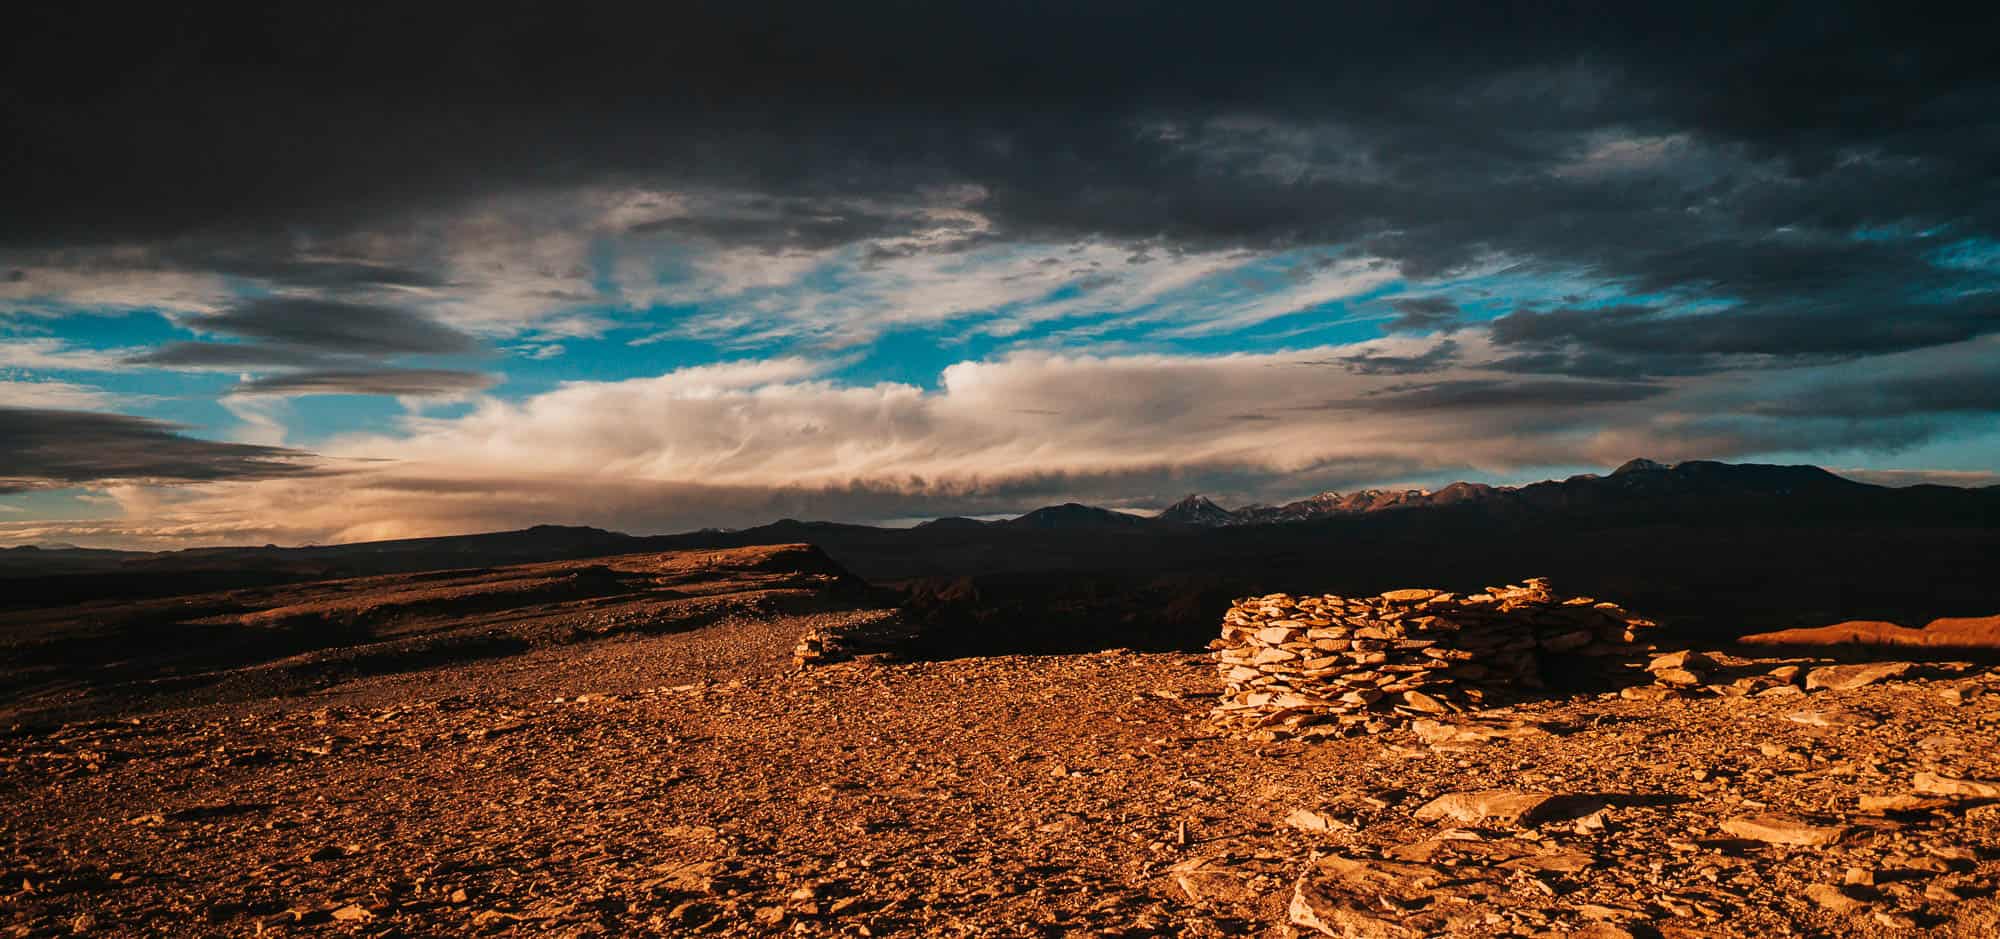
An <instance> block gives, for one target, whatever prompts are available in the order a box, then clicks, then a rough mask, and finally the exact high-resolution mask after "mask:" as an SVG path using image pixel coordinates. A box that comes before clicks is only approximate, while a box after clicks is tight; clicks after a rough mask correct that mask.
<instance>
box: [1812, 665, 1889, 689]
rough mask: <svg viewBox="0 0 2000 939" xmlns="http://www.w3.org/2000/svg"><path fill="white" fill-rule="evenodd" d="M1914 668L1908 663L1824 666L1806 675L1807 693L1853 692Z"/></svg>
mask: <svg viewBox="0 0 2000 939" xmlns="http://www.w3.org/2000/svg"><path fill="white" fill-rule="evenodd" d="M1915 667H1916V666H1915V665H1913V664H1911V663H1909V662H1870V663H1868V664H1866V665H1826V666H1821V667H1819V668H1816V669H1813V670H1812V671H1810V672H1807V673H1806V690H1807V691H1853V690H1854V689H1856V688H1863V687H1866V686H1868V685H1872V684H1874V683H1876V682H1878V681H1887V680H1889V679H1891V678H1899V677H1901V676H1903V675H1905V674H1907V673H1908V672H1909V671H1910V669H1912V668H1915Z"/></svg>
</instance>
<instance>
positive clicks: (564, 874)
mask: <svg viewBox="0 0 2000 939" xmlns="http://www.w3.org/2000/svg"><path fill="white" fill-rule="evenodd" d="M765 573H768V574H771V576H774V577H775V576H782V575H780V574H776V573H772V572H769V571H766V572H765ZM731 576H732V577H740V576H747V575H734V574H733V575H731ZM678 589H683V590H689V589H694V585H693V582H692V581H684V582H683V583H682V587H681V588H678ZM785 589H802V588H785ZM732 592H740V591H723V594H722V595H728V594H730V593H732ZM798 596H800V597H803V596H806V595H805V594H801V595H798ZM791 602H792V604H793V606H794V607H795V608H787V607H785V606H784V605H782V604H771V605H765V606H763V607H758V606H756V605H755V604H739V605H736V606H733V607H731V608H730V609H729V611H728V612H726V613H722V614H720V615H717V616H715V617H713V618H709V619H706V620H704V621H702V622H700V623H698V624H691V625H684V628H676V629H662V630H660V631H646V630H630V631H625V632H619V633H616V634H613V635H609V636H604V637H594V636H588V635H583V636H578V637H573V639H572V640H571V641H565V642H562V643H552V644H548V645H540V646H530V647H528V648H526V649H525V650H524V651H520V652H517V653H514V654H509V655H505V656H500V657H491V658H480V659H466V660H454V661H448V662H445V663H442V664H436V665H433V666H430V667H425V668H421V669H408V670H403V671H398V672H391V673H379V674H362V675H357V676H353V677H348V678H327V682H328V683H326V684H323V685H319V686H315V687H313V688H311V689H295V690H292V691H288V692H286V693H284V694H281V695H278V696H275V697H274V696H268V695H267V696H263V697H259V698H254V699H252V698H234V699H224V700H215V701H208V702H200V701H197V702H192V703H190V702H187V701H182V700H175V699H132V698H117V699H115V700H117V701H124V702H126V705H125V706H126V707H127V709H126V710H125V711H123V712H120V713H105V714H102V715H100V716H99V717H96V718H94V719H92V720H89V721H83V722H76V723H72V724H69V725H67V726H60V727H49V726H36V725H26V726H22V727H18V728H17V729H16V730H15V731H14V732H12V733H11V734H9V735H7V736H5V737H0V803H4V805H5V806H6V808H7V810H6V811H5V812H4V813H0V875H4V876H0V929H4V930H7V931H9V934H13V935H24V936H26V935H36V936H39V935H50V936H53V935H69V934H72V933H81V934H101V935H175V936H184V935H252V934H257V933H258V932H260V931H261V932H263V933H265V934H293V935H369V936H392V935H457V934H466V935H519V936H531V935H532V936H627V935H690V934H716V935H743V936H750V935H780V934H796V935H828V936H831V935H846V936H862V935H872V936H883V935H911V936H917V935H985V936H1071V935H1076V936H1154V935H1168V936H1201V937H1211V936H1235V935H1266V936H1279V935H1286V934H1288V932H1289V933H1292V934H1307V935H1316V934H1321V933H1322V932H1325V933H1327V934H1332V935H1352V936H1420V935H1430V934H1446V935H1463V936H1493V935H1552V936H1566V935H1581V936H1598V937H1603V936H1619V935H1626V934H1630V935H1639V936H1645V935H1666V936H1771V935H1821V936H1846V935H1884V936H1888V935H1911V934H1920V933H1922V932H1928V933H1929V934H1934V935H1959V936H1990V935H1994V934H1995V929H1996V924H2000V907H1996V905H1995V900H1994V898H1993V890H1994V887H1995V885H1996V882H1997V881H2000V783H1994V782H1991V781H1992V780H1995V779H2000V754H1996V753H1995V752H1994V750H1993V748H1992V745H1991V744H1992V741H1993V740H1994V739H1995V735H1996V733H2000V674H1996V673H1995V672H1993V671H1990V670H1988V669H1986V668H1985V667H1983V666H1971V665H1953V664H1950V663H1942V664H1938V663H1933V664H1928V665H1922V666H1915V667H1911V668H1907V669H1875V670H1872V671H1864V672H1854V671H1836V672H1820V673H1819V674H1820V675H1821V676H1822V677H1821V679H1820V680H1819V681H1818V682H1817V684H1818V685H1819V686H1820V688H1821V690H1813V691H1807V690H1806V689H1805V687H1804V684H1805V680H1804V679H1803V677H1801V678H1799V679H1798V682H1797V684H1786V685H1784V686H1783V687H1784V688H1786V689H1789V690H1786V691H1783V692H1782V693H1774V692H1773V691H1770V690H1766V691H1762V692H1759V693H1758V695H1757V696H1754V697H1731V696H1703V697H1666V698H1659V699H1652V698H1645V699H1633V698H1627V697H1621V696H1620V695H1619V694H1618V693H1616V692H1613V691H1608V690H1607V691H1605V692H1602V693H1592V694H1579V695H1574V696H1568V697H1561V698H1551V699H1546V700H1540V701H1532V702H1528V703H1525V704H1522V705H1519V706H1517V707H1515V708H1513V709H1511V710H1508V711H1505V712H1498V713H1489V714H1482V715H1471V716H1467V715H1453V716H1451V717H1450V718H1449V720H1446V721H1442V722H1437V723H1433V724H1426V725H1422V726H1421V727H1419V728H1417V729H1399V730H1395V731H1391V732H1388V733H1384V734H1381V735H1378V736H1364V737H1353V738H1345V739H1336V740H1329V741H1326V742H1323V743H1316V744H1305V743H1296V742H1285V743H1277V744H1262V745H1260V744H1256V743H1252V742H1249V741H1247V740H1244V739H1241V738H1238V737H1234V736H1226V735H1222V734H1220V733H1218V732H1217V731H1216V730H1215V729H1214V728H1213V726H1212V725H1211V724H1210V723H1209V722H1208V720H1207V717H1206V711H1207V710H1208V708H1209V706H1210V705H1211V704H1212V703H1213V695H1214V694H1215V692H1216V691H1217V690H1218V686H1217V684H1216V679H1215V677H1214V674H1213V665H1212V662H1211V661H1210V660H1209V659H1208V658H1207V657H1206V656H1203V655H1199V654H1193V653H1185V654H1133V653H1127V652H1120V651H1113V652H1107V653H1102V654H1094V655H1069V656H994V657H987V658H975V659H953V660H942V661H916V662H894V661H881V660H874V659H871V660H864V661H855V662H848V663H843V664H838V665H831V666H825V667H819V668H813V669H807V670H800V669H797V668H795V667H794V665H793V664H792V661H791V652H792V647H793V644H794V642H795V641H796V639H797V638H798V637H799V636H800V635H801V634H803V633H805V632H807V631H809V630H814V629H839V628H841V627H843V625H847V624H851V623H853V622H856V621H859V620H866V619H868V618H869V617H870V616H873V615H875V613H874V612H873V611H868V610H866V609H861V608H855V607H853V606H852V605H851V604H844V603H837V602H834V601H833V600H831V599H828V598H827V597H825V596H824V595H821V599H820V600H819V601H818V602H819V603H821V604H822V606H821V607H819V608H814V607H813V605H812V604H811V603H808V602H807V601H806V600H805V599H797V598H795V599H794V600H793V601H791ZM1725 664H1726V665H1728V666H1729V667H1730V668H1732V669H1738V670H1745V669H1760V668H1774V667H1775V668H1782V667H1785V666H1787V665H1798V666H1802V668H1801V669H1800V672H1801V673H1802V674H1804V673H1809V672H1810V669H1811V667H1813V666H1817V665H1820V664H1821V663H1819V662H1817V661H1811V660H1785V661H1779V660H1772V661H1764V662H1758V661H1751V660H1745V659H1741V658H1734V657H1732V658H1729V659H1727V661H1726V662H1725ZM322 677H323V678H326V676H322ZM1647 677H1648V676H1645V675H1644V674H1639V675H1635V678H1634V680H1635V682H1636V681H1643V680H1645V679H1646V678H1647ZM106 700H114V699H106ZM1982 780H1983V781H1986V782H1981V781H1982ZM1985 786H1992V787H1994V788H1991V789H1987V788H1983V787H1985ZM1864 797H1870V801H1869V802H1868V803H1866V805H1865V807H1864V803H1863V798H1864ZM1880 797H1893V798H1889V799H1888V800H1886V801H1883V800H1882V799H1881V798H1880ZM1315 923H1317V924H1319V925H1314V924H1315ZM1321 926H1324V927H1325V928H1324V930H1322V929H1321V928H1320V927H1321Z"/></svg>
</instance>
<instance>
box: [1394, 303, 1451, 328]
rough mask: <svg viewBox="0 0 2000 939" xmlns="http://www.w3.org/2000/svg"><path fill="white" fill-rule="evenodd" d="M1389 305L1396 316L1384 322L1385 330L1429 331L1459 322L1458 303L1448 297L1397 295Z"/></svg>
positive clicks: (1448, 326)
mask: <svg viewBox="0 0 2000 939" xmlns="http://www.w3.org/2000/svg"><path fill="white" fill-rule="evenodd" d="M1389 305H1390V306H1391V307H1394V308H1395V310H1396V318H1395V319H1392V320H1390V321H1388V322H1386V323H1383V324H1382V329H1383V330H1384V331H1385V332H1392V333H1399V332H1429V331H1431V330H1434V329H1449V328H1451V327H1453V326H1455V325H1457V324H1458V317H1459V310H1458V304H1456V303H1453V302H1452V301H1451V299H1450V298H1448V297H1397V298H1396V299H1394V300H1391V301H1389Z"/></svg>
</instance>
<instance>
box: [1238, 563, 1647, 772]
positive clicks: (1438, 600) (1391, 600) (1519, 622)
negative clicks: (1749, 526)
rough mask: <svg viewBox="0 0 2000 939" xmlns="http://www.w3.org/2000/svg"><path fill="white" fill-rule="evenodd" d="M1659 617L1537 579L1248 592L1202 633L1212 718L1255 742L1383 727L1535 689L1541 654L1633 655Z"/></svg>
mask: <svg viewBox="0 0 2000 939" xmlns="http://www.w3.org/2000/svg"><path fill="white" fill-rule="evenodd" d="M1654 625H1655V624H1654V623H1653V622H1652V621H1650V620H1645V619H1640V618H1638V617H1635V616H1633V615H1632V614H1630V613H1627V612H1626V611H1625V610H1624V609H1622V608H1620V607H1619V606H1618V605H1617V604H1615V603H1606V602H1600V601H1597V600H1593V599H1591V598H1589V597H1562V596H1558V595H1557V594H1555V593H1554V592H1553V591H1551V590H1550V589H1549V584H1548V581H1546V580H1543V579H1541V578H1534V579H1531V580H1529V581H1528V582H1527V583H1526V584H1524V585H1520V586H1509V587H1491V588H1488V589H1487V590H1486V591H1485V592H1484V593H1475V594H1470V595H1466V596H1459V595H1456V594H1451V593H1445V592H1443V591H1438V590H1391V591H1389V592H1387V593H1384V594H1382V595H1380V596H1374V597H1338V596H1331V595H1329V596H1322V597H1293V596H1291V595H1289V594H1270V595H1268V596H1262V597H1250V598H1247V599H1243V600H1238V601H1237V602H1236V603H1235V605H1234V606H1232V607H1231V608H1230V610H1229V612H1228V614H1227V615H1225V616H1224V617H1223V625H1222V636H1221V638H1219V639H1217V640H1215V641H1214V642H1211V643H1209V648H1210V649H1213V650H1214V651H1215V660H1216V662H1217V665H1218V669H1219V671H1220V672H1221V674H1222V679H1223V681H1224V683H1225V684H1226V685H1227V688H1226V689H1225V691H1224V692H1223V695H1222V699H1221V701H1220V703H1219V704H1218V706H1217V707H1216V708H1215V710H1214V711H1213V712H1212V716H1213V717H1214V718H1215V720H1216V721H1217V722H1218V723H1220V724H1222V725H1223V726H1225V727H1227V728H1230V729H1232V730H1237V731H1242V732H1247V733H1248V734H1249V735H1250V736H1251V737H1252V738H1254V739H1261V740H1279V739H1285V738H1289V737H1335V736H1348V735H1352V734H1357V733H1379V732H1382V731H1384V730H1387V729H1389V728H1390V727H1392V726H1398V725H1400V724H1401V723H1403V722H1405V721H1407V720H1410V719H1414V718H1420V717H1424V716H1430V715H1438V714H1447V713H1452V712H1456V711H1460V710H1464V709H1466V708H1478V707H1483V706H1486V705H1488V704H1492V703H1495V702H1497V701H1500V700H1502V699H1505V698H1507V697H1509V696H1511V695H1513V694H1515V693H1517V692H1518V691H1519V690H1521V689H1524V688H1538V687H1541V684H1542V681H1541V670H1540V661H1541V656H1542V655H1543V654H1544V653H1564V654H1570V655H1589V656H1623V657H1627V658H1629V657H1631V656H1632V655H1633V654H1634V650H1635V647H1634V645H1633V644H1634V643H1635V642H1636V641H1637V640H1638V638H1639V634H1640V633H1641V632H1642V631H1644V630H1647V629H1650V628H1652V627H1653V626H1654Z"/></svg>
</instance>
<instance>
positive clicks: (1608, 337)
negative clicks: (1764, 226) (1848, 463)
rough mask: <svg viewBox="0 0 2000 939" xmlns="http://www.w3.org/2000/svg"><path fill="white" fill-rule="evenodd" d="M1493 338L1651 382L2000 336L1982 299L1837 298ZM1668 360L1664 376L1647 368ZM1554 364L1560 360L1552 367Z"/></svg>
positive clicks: (1605, 317) (1632, 317) (1644, 316)
mask: <svg viewBox="0 0 2000 939" xmlns="http://www.w3.org/2000/svg"><path fill="white" fill-rule="evenodd" d="M1492 330H1493V339H1494V341H1495V342H1497V343H1499V344H1500V345H1502V346H1511V347H1521V348H1524V349H1527V350H1541V351H1543V352H1544V353H1545V354H1546V353H1548V352H1549V351H1550V350H1555V349H1559V348H1564V347H1575V348H1580V349H1583V350H1587V351H1590V352H1595V353H1602V354H1607V355H1613V356H1626V357H1629V358H1628V361H1629V362H1630V363H1631V364H1632V365H1633V367H1635V368H1639V369H1641V370H1643V371H1645V372H1648V373H1654V372H1659V371H1665V372H1667V373H1671V372H1672V371H1673V370H1674V369H1675V368H1676V367H1679V368H1681V369H1683V370H1692V367H1693V366H1697V365H1699V363H1700V362H1701V361H1703V360H1704V357H1709V358H1712V359H1713V360H1714V361H1715V363H1716V364H1717V365H1718V366H1719V365H1720V364H1721V363H1722V361H1723V360H1724V359H1725V358H1726V357H1730V356H1793V357H1839V356H1848V355H1866V354H1882V353H1890V352H1902V351H1905V350H1909V349H1917V348H1923V347H1926V346H1940V345H1948V344H1951V343H1955V342H1960V341H1963V340H1966V339H1972V338H1976V337H1978V336H1982V335H1986V334H1989V333H1994V332H2000V298H1995V297H1991V296H1979V295H1974V296H1970V297H1965V298H1960V299H1952V300H1938V301H1933V302H1923V301H1908V302H1903V303H1895V304H1891V303H1880V304H1876V303H1868V302H1866V298H1859V299H1857V298H1848V297H1835V298H1828V299H1827V301H1826V302H1825V303H1824V304H1823V305H1821V306H1818V307H1814V308H1810V309H1802V308H1799V307H1798V306H1796V305H1793V306H1766V307H1750V308H1747V309H1728V310H1722V311H1717V312H1701V313H1681V312H1677V311H1675V310H1673V309H1669V308H1666V307H1659V306H1643V305H1622V306H1614V307H1608V308H1598V309H1583V308H1578V307H1563V308H1559V309H1555V310H1549V311H1545V312H1538V311H1528V310H1522V311H1516V312H1514V313H1510V314H1507V315H1506V316H1503V317H1500V318H1499V319H1497V320H1494V321H1493V326H1492ZM1655 357H1657V358H1661V359H1664V360H1666V361H1665V367H1664V369H1654V368H1650V367H1648V366H1647V364H1646V363H1647V362H1648V361H1649V360H1650V359H1652V358H1655ZM1549 361H1551V362H1553V361H1555V360H1554V359H1551V360H1549Z"/></svg>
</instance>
